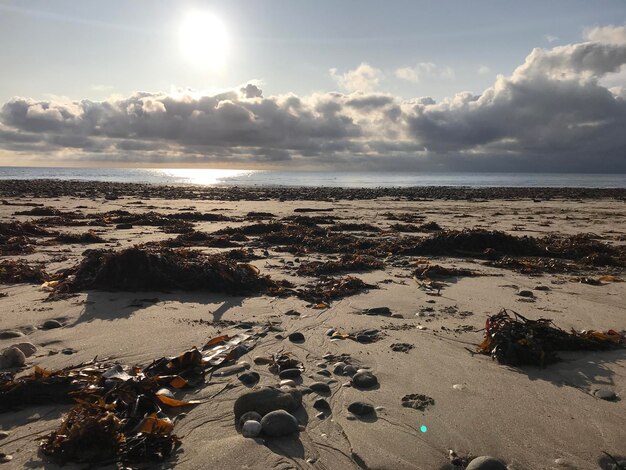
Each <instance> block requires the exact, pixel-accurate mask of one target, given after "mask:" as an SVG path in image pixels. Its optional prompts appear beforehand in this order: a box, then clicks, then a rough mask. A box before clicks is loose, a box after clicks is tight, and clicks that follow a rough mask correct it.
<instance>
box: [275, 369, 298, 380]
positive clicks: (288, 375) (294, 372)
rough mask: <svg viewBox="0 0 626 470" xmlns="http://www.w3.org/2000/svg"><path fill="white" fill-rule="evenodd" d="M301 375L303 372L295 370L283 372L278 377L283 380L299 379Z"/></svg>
mask: <svg viewBox="0 0 626 470" xmlns="http://www.w3.org/2000/svg"><path fill="white" fill-rule="evenodd" d="M300 375H302V371H301V370H300V369H296V368H293V369H285V370H281V371H280V373H279V374H278V377H280V378H281V379H297V378H298V377H300Z"/></svg>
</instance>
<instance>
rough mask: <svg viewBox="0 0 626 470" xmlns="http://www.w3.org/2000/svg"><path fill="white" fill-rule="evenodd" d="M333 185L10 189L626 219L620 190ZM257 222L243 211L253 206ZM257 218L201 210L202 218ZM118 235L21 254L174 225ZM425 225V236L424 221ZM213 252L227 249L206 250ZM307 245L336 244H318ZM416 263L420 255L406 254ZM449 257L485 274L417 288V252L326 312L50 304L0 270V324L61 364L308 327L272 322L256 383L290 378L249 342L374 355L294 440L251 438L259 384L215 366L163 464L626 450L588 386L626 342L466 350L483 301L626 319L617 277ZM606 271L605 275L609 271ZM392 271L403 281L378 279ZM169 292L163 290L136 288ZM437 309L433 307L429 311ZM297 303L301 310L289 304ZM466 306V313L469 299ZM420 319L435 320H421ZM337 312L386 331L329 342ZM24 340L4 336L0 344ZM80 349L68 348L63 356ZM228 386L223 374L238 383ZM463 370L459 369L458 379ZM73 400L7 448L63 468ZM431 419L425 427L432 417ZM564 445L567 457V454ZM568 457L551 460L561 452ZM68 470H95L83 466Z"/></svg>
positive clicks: (577, 220) (609, 321) (127, 238)
mask: <svg viewBox="0 0 626 470" xmlns="http://www.w3.org/2000/svg"><path fill="white" fill-rule="evenodd" d="M392 199H393V198H387V199H376V200H350V201H348V200H339V201H336V202H324V201H307V202H302V201H297V200H289V201H285V202H279V201H277V200H268V201H262V202H261V201H243V200H242V201H228V202H226V201H219V200H214V201H203V200H185V199H178V200H165V199H158V198H155V199H150V200H146V201H145V204H144V205H134V204H132V203H133V202H136V201H137V199H136V198H130V197H122V198H120V199H117V200H112V201H108V200H104V199H103V198H101V197H98V198H95V199H92V198H84V197H59V198H56V199H29V198H13V199H8V202H10V203H28V202H29V201H33V202H36V203H42V202H45V204H46V206H50V207H55V208H58V209H63V210H75V209H76V208H77V207H78V206H84V208H82V209H80V210H82V211H83V212H84V213H89V212H103V211H109V210H116V209H124V210H129V211H139V210H141V211H146V210H155V211H158V212H162V213H170V212H172V213H174V212H177V211H178V210H179V209H180V208H184V207H194V208H195V209H196V210H198V211H201V212H208V211H213V210H215V209H217V210H219V211H223V213H224V214H227V215H229V216H234V217H237V216H244V215H245V214H246V213H247V212H249V211H267V212H272V213H273V214H275V215H276V216H277V217H279V218H280V217H283V216H288V215H293V214H294V212H293V211H294V209H295V208H298V207H318V208H332V209H334V211H333V212H332V215H334V216H340V217H342V218H345V219H346V220H342V222H359V223H362V222H367V223H372V224H375V225H377V226H379V227H381V228H386V227H387V226H388V225H389V224H391V223H393V222H392V221H390V220H388V219H387V217H386V216H383V215H382V214H384V213H387V212H392V213H407V212H410V213H419V214H421V215H424V216H425V217H426V219H425V220H427V221H435V222H437V223H439V224H440V225H441V226H442V227H444V228H449V229H451V228H454V229H460V228H465V227H467V228H486V229H497V230H503V231H506V232H509V233H511V234H514V235H516V236H521V235H524V234H527V235H531V236H540V235H544V234H551V233H557V234H576V233H581V232H593V233H595V234H597V235H599V236H600V237H603V241H604V242H607V243H611V244H616V245H622V244H623V241H620V240H624V239H625V238H624V236H625V235H626V206H625V204H624V202H623V201H619V200H616V199H594V200H590V199H587V200H571V199H553V200H549V201H540V202H533V200H531V199H517V200H511V201H503V200H475V201H464V200H450V201H445V200H424V201H404V200H392ZM23 209H28V207H18V206H11V205H4V206H0V218H1V220H3V221H9V220H22V221H24V220H29V219H33V218H35V217H32V216H13V215H12V214H13V213H14V212H15V211H17V210H23ZM247 223H249V222H247ZM244 224H246V222H198V223H195V224H194V225H195V227H196V229H198V230H204V231H207V232H211V231H214V230H216V229H219V228H222V227H225V226H238V225H244ZM60 229H61V230H63V231H65V232H84V231H85V229H84V228H83V227H79V228H77V227H60ZM95 229H96V231H98V232H99V233H100V234H101V235H102V236H103V237H104V238H105V239H107V240H109V241H110V242H109V243H107V244H106V245H104V246H102V245H78V244H69V245H68V244H61V245H51V246H38V247H37V249H36V251H35V252H34V253H33V254H29V255H24V256H19V257H18V258H22V259H27V260H29V261H43V262H45V263H46V269H47V271H48V272H55V271H56V270H58V269H61V268H66V267H69V266H72V265H74V264H75V263H77V262H79V261H80V259H81V253H82V252H83V251H84V250H85V249H86V248H102V247H110V248H115V249H119V248H122V247H127V246H130V245H133V244H136V243H141V242H146V241H151V240H164V239H167V238H171V237H173V236H175V235H172V234H167V233H164V232H163V231H161V230H160V229H158V228H156V227H155V228H153V227H135V228H133V229H130V230H116V229H115V228H114V227H95ZM421 235H423V234H421ZM204 250H206V251H209V252H215V251H220V250H219V249H204ZM301 258H302V260H304V259H325V257H324V256H321V255H319V256H318V255H315V254H312V255H311V256H307V257H301ZM293 259H294V257H293V256H291V255H289V254H286V253H280V252H276V251H270V253H269V256H268V257H267V258H264V259H260V260H257V261H254V264H255V265H256V266H258V267H259V268H260V270H261V272H262V273H264V274H269V275H271V276H272V277H273V278H276V279H293V280H296V281H297V282H300V283H301V282H303V280H302V279H301V278H298V277H294V276H293V274H292V273H287V272H286V271H285V269H284V267H285V262H288V261H293ZM407 259H408V260H409V261H412V259H411V258H407ZM434 262H436V263H439V264H442V265H445V266H448V267H451V266H456V267H468V268H470V269H475V270H478V271H480V272H482V273H484V274H488V275H485V276H479V277H470V278H459V279H458V280H457V282H451V283H449V285H448V286H447V287H445V288H444V289H443V290H442V291H441V296H431V295H427V293H426V292H425V291H424V290H422V289H420V288H419V286H418V285H417V284H416V282H415V281H413V280H412V279H411V278H410V277H407V274H408V273H409V269H408V268H406V267H396V268H394V267H387V268H386V269H384V270H379V271H373V272H371V273H365V274H356V276H357V277H360V278H362V279H363V280H365V281H366V282H369V283H372V284H376V285H377V286H378V287H379V288H378V289H372V290H370V291H369V292H367V293H363V294H360V295H356V296H352V297H347V298H345V299H343V300H339V301H335V302H333V303H332V306H331V308H329V309H324V310H314V309H311V308H307V307H306V302H304V301H301V300H298V299H296V298H286V299H277V298H272V297H266V296H259V297H245V298H242V297H228V296H223V295H219V294H207V293H202V292H191V293H189V292H185V293H179V292H169V293H164V292H136V293H134V292H87V293H81V294H80V295H79V296H77V297H74V298H70V299H67V300H61V301H56V302H44V299H45V298H46V297H47V295H48V294H47V293H46V292H44V291H42V290H41V289H40V287H39V286H38V285H27V284H20V285H3V286H0V291H1V292H2V293H4V294H6V297H4V298H0V311H1V312H2V314H1V315H0V330H13V329H22V330H23V331H25V332H26V336H25V337H24V338H19V340H25V341H30V342H32V343H34V344H35V345H36V346H37V348H38V351H37V353H36V354H35V356H33V357H30V358H29V359H28V363H27V365H28V366H34V365H39V366H42V367H46V368H60V367H65V366H67V365H69V364H75V363H79V362H82V361H87V360H90V359H92V358H93V357H94V356H98V357H108V358H111V359H112V360H114V361H119V362H120V363H122V364H148V363H149V362H150V361H152V360H153V359H155V358H159V357H162V356H166V355H176V354H178V353H180V352H182V351H184V350H186V349H188V348H190V347H193V346H200V345H202V344H204V343H205V342H206V341H207V340H208V339H210V338H212V337H214V336H216V335H218V334H220V333H224V332H226V333H236V332H239V331H240V330H237V329H236V328H235V327H234V326H232V325H231V324H228V323H226V322H235V323H236V322H240V321H244V320H245V321H254V322H259V323H265V322H268V321H272V322H276V324H279V325H280V326H281V327H282V328H283V329H284V333H283V336H285V337H286V335H287V334H289V333H292V332H295V331H299V332H302V333H303V334H304V335H305V337H306V341H305V342H304V343H302V344H294V343H291V342H289V341H288V340H287V339H280V338H276V337H274V336H272V335H270V336H267V337H266V338H264V339H262V340H261V341H260V342H259V344H258V345H257V347H256V348H255V349H254V350H253V351H252V352H251V353H250V354H248V355H247V356H244V357H243V358H242V359H244V360H247V361H248V362H250V363H251V364H252V369H253V370H255V371H257V372H259V373H260V374H261V381H260V384H261V385H275V384H277V383H278V378H277V377H276V376H275V375H273V374H271V373H270V372H269V371H268V370H267V366H256V365H254V364H253V362H252V357H253V356H257V355H269V354H273V353H277V352H280V351H289V352H291V353H293V354H294V355H295V356H296V357H297V358H298V359H300V360H301V361H303V362H304V364H305V366H306V372H305V374H304V383H305V384H307V383H310V382H312V381H313V380H319V379H323V377H320V376H319V375H315V371H316V370H317V369H318V368H317V367H316V364H317V363H319V362H320V361H322V356H324V355H325V354H327V353H332V354H336V355H339V354H348V355H350V357H351V358H352V362H353V363H354V364H356V365H360V366H366V367H370V368H371V370H372V371H373V372H374V373H375V374H376V375H377V377H378V380H379V382H380V387H378V388H376V389H374V390H370V391H359V390H356V389H354V388H350V387H344V386H342V385H343V384H345V383H347V382H348V381H349V378H347V377H342V376H333V377H332V379H333V380H332V381H331V382H332V383H331V388H332V395H331V396H330V397H329V398H328V401H329V402H330V404H331V407H332V414H331V415H330V416H329V417H328V418H326V419H319V418H317V417H316V414H317V411H316V410H315V409H314V408H313V407H312V402H313V400H314V399H315V398H316V397H315V396H314V394H313V395H308V396H305V398H304V403H303V410H301V411H300V412H299V413H298V418H299V420H300V422H301V424H303V425H304V426H305V430H304V431H303V432H301V433H300V436H299V438H284V439H268V440H266V442H265V445H263V443H262V442H261V441H258V442H257V441H255V440H253V439H245V438H243V437H242V436H241V435H240V434H238V433H237V431H236V430H235V427H234V426H233V403H234V400H235V399H236V398H237V397H238V396H239V395H240V394H241V393H243V392H244V391H246V390H247V387H246V386H244V385H242V384H241V383H240V382H239V381H238V380H237V377H236V375H232V376H227V377H213V378H211V379H210V380H209V381H208V382H207V384H206V385H205V386H203V387H201V388H200V389H199V390H198V391H194V392H192V393H180V392H179V393H178V395H177V397H178V398H186V399H199V400H203V401H204V403H203V404H201V405H199V406H197V407H195V408H193V409H191V410H190V411H189V412H188V414H187V416H186V417H185V418H184V419H182V420H181V421H179V422H178V423H177V425H176V433H177V434H178V435H179V436H180V437H181V438H182V442H183V444H182V448H181V450H180V451H179V453H178V454H177V455H176V456H175V458H173V459H172V460H171V461H169V462H166V463H165V464H163V465H162V467H164V468H167V467H170V466H176V467H177V468H182V469H192V468H193V469H204V468H223V469H230V468H233V469H234V468H259V469H266V468H277V469H287V468H326V469H347V468H367V469H436V468H441V467H442V466H444V465H445V464H446V462H447V461H448V449H453V450H454V451H455V452H457V453H458V454H460V455H464V454H472V455H493V456H496V457H499V458H501V459H502V460H504V461H505V462H507V463H508V464H509V468H512V469H552V468H554V469H561V468H577V469H592V468H601V467H600V466H599V463H598V462H599V459H601V458H602V457H603V456H604V455H603V453H602V452H603V451H605V452H608V453H610V454H612V455H616V456H618V455H622V456H623V455H626V427H625V424H624V423H625V422H626V400H624V399H622V400H619V401H615V402H609V401H603V400H600V399H598V398H596V397H595V396H594V395H593V391H594V390H595V389H597V388H607V389H610V390H612V391H614V392H616V393H617V394H618V396H620V395H621V396H622V397H626V351H625V350H618V351H609V352H593V353H586V352H570V353H562V354H561V356H562V357H563V359H564V360H563V361H562V362H560V363H557V364H554V365H551V366H548V367H545V368H537V367H525V368H522V369H515V368H510V367H506V366H502V365H499V364H498V363H497V362H495V361H493V360H491V359H490V358H489V357H486V356H481V355H476V356H473V355H472V354H470V352H468V348H469V349H473V348H474V346H473V345H475V344H477V343H479V342H480V341H481V339H482V336H483V333H482V332H479V331H476V330H480V329H481V328H483V327H484V323H485V319H486V317H487V315H490V314H494V313H497V312H498V311H499V310H500V309H501V308H507V309H512V310H515V311H517V312H519V313H522V314H523V315H525V316H527V317H530V318H538V317H548V318H552V319H554V321H555V323H556V324H557V325H559V326H561V327H563V328H565V329H569V328H576V329H596V330H607V329H610V328H613V329H615V330H623V329H624V328H625V327H626V308H625V307H624V306H625V305H626V291H625V289H624V285H625V284H623V283H608V284H605V285H602V286H592V285H585V284H581V283H578V282H572V279H573V278H574V276H573V275H571V274H554V275H549V274H546V275H540V276H532V277H531V276H528V275H522V274H517V273H515V272H513V271H509V270H501V269H495V268H491V267H487V266H484V265H483V264H482V262H479V261H478V260H472V259H460V258H454V259H452V258H439V259H437V258H435V259H434ZM597 274H603V271H602V270H601V269H600V270H599V271H597ZM386 280H392V281H393V282H383V281H386ZM538 285H544V286H548V287H549V288H550V290H548V291H538V290H534V294H535V296H536V299H535V301H534V302H525V301H523V300H524V299H522V298H521V297H519V296H518V295H517V293H518V291H519V290H521V289H530V290H533V289H535V287H536V286H538ZM148 298H158V301H157V302H156V303H149V302H145V301H144V302H142V301H141V300H139V301H138V299H148ZM378 306H386V307H389V308H390V309H391V310H392V311H393V312H394V313H396V314H399V315H401V318H385V317H379V316H364V315H358V314H357V312H358V309H361V308H369V307H378ZM428 307H430V308H432V309H433V312H432V316H419V315H417V314H418V313H419V312H420V311H422V310H423V309H425V308H428ZM290 309H296V310H297V311H298V312H300V313H301V315H300V316H288V315H285V314H284V313H285V312H287V311H288V310H290ZM462 312H469V313H468V314H461V313H462ZM48 319H59V320H61V321H62V322H63V323H64V327H63V328H59V329H54V330H49V331H42V330H39V329H37V328H30V329H29V328H28V327H29V326H33V327H36V326H37V325H40V324H41V323H42V322H44V321H45V320H48ZM418 327H425V329H420V328H418ZM329 328H336V329H338V330H341V331H354V330H358V329H362V328H377V329H380V330H381V331H382V333H383V338H382V340H380V341H378V342H375V343H372V344H360V343H357V342H354V341H350V340H344V341H331V340H330V338H329V337H328V336H326V335H325V332H326V330H327V329H329ZM14 342H16V340H15V339H5V340H0V348H4V347H6V346H10V345H11V344H13V343H14ZM395 343H408V344H410V345H412V346H413V348H412V349H410V350H409V351H408V352H395V351H393V350H392V349H391V345H392V344H395ZM64 348H73V349H75V350H76V353H75V354H73V355H65V354H54V353H55V352H59V351H61V350H63V349H64ZM226 385H229V386H228V387H227V386H226ZM454 385H459V386H457V387H454V388H453V386H454ZM412 393H419V394H424V395H427V396H429V397H432V398H433V399H434V401H435V404H434V406H430V407H429V408H427V409H426V410H425V411H418V410H415V409H411V408H405V407H402V406H401V399H402V397H403V396H405V395H407V394H412ZM355 400H362V401H367V402H370V403H372V404H373V405H374V406H376V407H380V408H378V409H377V412H376V418H374V419H370V420H366V421H362V420H352V419H350V417H349V413H348V412H347V409H346V408H347V406H348V405H349V404H350V403H351V402H353V401H355ZM68 409H69V408H68V407H63V406H38V407H29V408H26V409H23V410H20V411H15V412H8V413H4V414H2V415H0V428H1V429H2V430H4V431H8V432H9V433H10V434H9V436H8V437H7V438H6V439H5V440H4V442H2V441H0V450H1V451H2V452H5V453H7V454H11V455H12V456H13V460H12V461H11V462H10V463H7V464H4V465H5V466H6V467H13V468H39V467H45V468H50V469H53V468H56V466H55V465H54V464H51V463H49V462H48V461H47V460H46V458H45V457H42V456H41V455H40V454H39V453H38V439H37V438H38V436H42V435H44V434H46V433H48V432H50V431H52V430H53V429H55V428H56V427H57V426H58V424H59V421H60V418H61V417H62V415H63V413H64V412H66V411H67V410H68ZM422 425H424V426H427V431H426V432H421V430H420V427H421V426H422ZM557 459H560V460H558V461H557ZM555 461H556V462H555ZM66 468H84V467H72V466H71V465H69V466H66Z"/></svg>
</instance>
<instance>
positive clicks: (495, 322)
mask: <svg viewBox="0 0 626 470" xmlns="http://www.w3.org/2000/svg"><path fill="white" fill-rule="evenodd" d="M511 313H512V315H511V314H510V313H509V311H507V310H506V309H502V310H501V311H500V312H499V313H497V314H496V315H491V316H489V317H487V321H486V324H485V339H484V340H483V342H482V343H481V344H480V345H479V346H478V352H479V353H481V354H485V355H489V356H491V357H492V358H493V359H495V360H497V361H498V362H499V363H500V364H506V365H511V366H522V365H536V366H542V367H543V366H545V365H547V364H551V363H554V362H557V361H559V360H560V358H559V356H558V351H598V350H608V349H616V348H622V347H624V346H625V345H626V336H625V335H624V334H623V333H618V332H616V331H614V330H608V331H605V332H600V331H593V330H587V331H576V330H571V332H567V331H565V330H562V329H561V328H559V327H557V326H556V325H555V324H554V323H553V322H552V320H550V319H546V318H539V319H537V320H530V319H528V318H525V317H524V316H522V315H520V314H519V313H516V312H511Z"/></svg>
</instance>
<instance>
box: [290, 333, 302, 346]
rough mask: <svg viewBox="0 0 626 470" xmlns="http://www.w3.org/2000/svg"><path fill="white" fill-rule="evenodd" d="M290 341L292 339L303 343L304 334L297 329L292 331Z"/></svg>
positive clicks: (293, 341) (294, 341)
mask: <svg viewBox="0 0 626 470" xmlns="http://www.w3.org/2000/svg"><path fill="white" fill-rule="evenodd" d="M289 341H291V342H292V343H303V342H304V335H303V334H302V333H300V332H299V331H296V332H295V333H291V334H290V335H289Z"/></svg>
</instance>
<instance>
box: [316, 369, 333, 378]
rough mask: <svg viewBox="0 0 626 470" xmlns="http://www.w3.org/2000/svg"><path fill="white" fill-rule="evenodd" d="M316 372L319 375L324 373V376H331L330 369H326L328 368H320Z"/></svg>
mask: <svg viewBox="0 0 626 470" xmlns="http://www.w3.org/2000/svg"><path fill="white" fill-rule="evenodd" d="M316 374H317V375H322V376H324V377H330V376H331V373H330V371H329V370H326V369H322V370H318V371H317V372H316Z"/></svg>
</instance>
